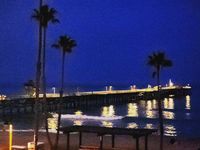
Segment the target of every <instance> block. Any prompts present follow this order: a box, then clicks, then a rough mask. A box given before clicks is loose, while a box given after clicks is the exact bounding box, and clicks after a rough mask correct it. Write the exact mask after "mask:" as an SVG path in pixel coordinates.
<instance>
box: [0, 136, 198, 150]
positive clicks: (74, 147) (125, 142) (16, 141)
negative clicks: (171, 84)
mask: <svg viewBox="0 0 200 150" xmlns="http://www.w3.org/2000/svg"><path fill="white" fill-rule="evenodd" d="M51 136H52V138H55V134H53V133H52V134H51ZM60 137H61V138H60V142H59V150H64V149H66V140H67V138H66V136H65V135H63V134H61V136H60ZM8 139H9V136H8V132H0V150H8V142H9V140H8ZM78 139H79V138H78V134H77V133H73V134H71V135H70V150H78ZM170 139H171V137H165V138H164V150H198V148H200V139H186V138H176V142H175V143H174V144H170ZM30 141H33V132H14V133H13V145H27V143H28V142H30ZM39 141H42V142H45V150H49V147H48V143H47V139H46V134H45V133H39ZM83 145H96V146H98V145H99V137H97V135H96V134H89V133H83ZM103 145H104V147H111V136H105V137H104V143H103ZM115 145H116V147H119V148H121V149H122V150H126V149H128V150H131V149H132V150H134V149H135V140H134V139H133V138H132V137H130V136H116V140H115ZM148 145H149V150H159V136H157V135H152V136H150V137H149V144H148ZM140 149H141V150H144V139H143V138H140Z"/></svg>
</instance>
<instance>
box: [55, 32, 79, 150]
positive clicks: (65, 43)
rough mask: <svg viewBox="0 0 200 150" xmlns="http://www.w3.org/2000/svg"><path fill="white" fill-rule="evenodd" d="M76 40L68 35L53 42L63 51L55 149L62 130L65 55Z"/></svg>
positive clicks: (74, 45)
mask: <svg viewBox="0 0 200 150" xmlns="http://www.w3.org/2000/svg"><path fill="white" fill-rule="evenodd" d="M76 46H77V44H76V41H75V40H73V39H71V38H70V37H69V36H67V35H63V36H60V37H59V40H58V41H57V43H55V44H53V45H52V47H54V48H56V49H60V50H61V51H62V66H61V70H62V72H61V88H60V101H59V112H58V125H57V134H56V141H55V150H57V147H58V142H59V132H60V120H61V100H62V97H63V88H64V65H65V55H66V53H71V52H72V48H74V47H76Z"/></svg>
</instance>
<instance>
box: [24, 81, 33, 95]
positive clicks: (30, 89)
mask: <svg viewBox="0 0 200 150" xmlns="http://www.w3.org/2000/svg"><path fill="white" fill-rule="evenodd" d="M24 89H25V92H26V94H27V95H28V96H29V97H30V98H32V97H34V96H35V90H36V87H35V82H34V81H33V80H28V81H27V82H25V83H24Z"/></svg>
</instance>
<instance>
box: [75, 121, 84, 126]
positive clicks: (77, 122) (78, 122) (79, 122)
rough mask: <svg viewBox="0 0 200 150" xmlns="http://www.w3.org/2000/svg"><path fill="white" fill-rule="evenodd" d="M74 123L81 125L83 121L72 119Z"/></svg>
mask: <svg viewBox="0 0 200 150" xmlns="http://www.w3.org/2000/svg"><path fill="white" fill-rule="evenodd" d="M74 125H76V126H82V125H83V121H82V120H74Z"/></svg>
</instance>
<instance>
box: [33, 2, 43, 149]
mask: <svg viewBox="0 0 200 150" xmlns="http://www.w3.org/2000/svg"><path fill="white" fill-rule="evenodd" d="M42 2H43V1H42V0H40V5H39V8H40V7H41V6H42ZM41 52H42V25H41V23H39V45H38V58H37V67H36V99H35V107H34V112H35V116H34V120H35V127H34V145H35V150H37V146H36V145H37V142H38V129H39V112H38V111H39V94H40V79H41Z"/></svg>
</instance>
